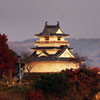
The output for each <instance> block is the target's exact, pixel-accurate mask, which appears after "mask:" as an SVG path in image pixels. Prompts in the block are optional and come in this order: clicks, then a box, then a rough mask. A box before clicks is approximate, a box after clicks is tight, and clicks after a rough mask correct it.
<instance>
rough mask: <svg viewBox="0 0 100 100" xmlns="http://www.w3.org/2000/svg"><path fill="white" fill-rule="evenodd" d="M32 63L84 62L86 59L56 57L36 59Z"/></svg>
mask: <svg viewBox="0 0 100 100" xmlns="http://www.w3.org/2000/svg"><path fill="white" fill-rule="evenodd" d="M32 61H67V62H80V61H81V62H82V61H85V60H84V59H79V58H56V57H44V56H42V57H35V58H33V59H32Z"/></svg>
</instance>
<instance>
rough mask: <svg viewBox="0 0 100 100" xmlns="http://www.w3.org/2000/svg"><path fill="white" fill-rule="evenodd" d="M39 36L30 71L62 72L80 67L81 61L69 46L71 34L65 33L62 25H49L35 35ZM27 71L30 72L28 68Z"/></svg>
mask: <svg viewBox="0 0 100 100" xmlns="http://www.w3.org/2000/svg"><path fill="white" fill-rule="evenodd" d="M35 36H36V37H38V38H39V40H37V41H36V43H35V45H36V47H35V48H32V50H33V51H34V53H33V54H32V62H31V67H30V69H31V70H30V72H36V73H42V72H47V73H48V72H60V71H62V70H65V69H78V68H79V66H80V61H79V60H78V59H77V58H76V57H75V56H74V55H73V54H72V53H71V50H72V48H69V47H68V45H69V42H68V40H65V38H67V37H69V34H65V33H64V32H63V31H62V30H61V28H60V26H59V22H58V23H57V25H47V22H46V23H45V27H44V29H43V31H42V32H41V33H39V34H36V35H35ZM25 72H28V70H27V68H26V69H25Z"/></svg>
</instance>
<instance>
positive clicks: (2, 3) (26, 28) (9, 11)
mask: <svg viewBox="0 0 100 100" xmlns="http://www.w3.org/2000/svg"><path fill="white" fill-rule="evenodd" d="M45 21H48V24H56V22H57V21H59V22H60V26H61V28H62V30H63V31H64V32H65V33H69V34H70V36H71V38H100V0H0V33H6V34H7V35H8V38H9V41H20V40H25V39H29V38H33V37H34V34H36V33H39V32H41V31H42V30H43V27H44V23H45Z"/></svg>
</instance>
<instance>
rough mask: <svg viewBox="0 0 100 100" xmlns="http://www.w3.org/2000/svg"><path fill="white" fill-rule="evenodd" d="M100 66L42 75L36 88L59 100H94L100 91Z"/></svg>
mask: <svg viewBox="0 0 100 100" xmlns="http://www.w3.org/2000/svg"><path fill="white" fill-rule="evenodd" d="M98 71H99V68H94V69H89V68H80V69H78V70H66V71H62V72H61V73H55V74H47V75H41V77H40V79H39V80H38V81H36V83H35V88H36V90H41V91H43V93H44V94H45V95H48V94H49V95H50V94H51V95H52V96H54V97H55V98H57V97H58V98H59V99H58V100H94V98H95V95H96V94H97V93H98V92H99V91H100V74H97V73H98Z"/></svg>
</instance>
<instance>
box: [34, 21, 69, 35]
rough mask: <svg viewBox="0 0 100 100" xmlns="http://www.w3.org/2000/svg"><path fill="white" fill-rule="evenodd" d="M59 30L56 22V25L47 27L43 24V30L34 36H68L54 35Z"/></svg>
mask: <svg viewBox="0 0 100 100" xmlns="http://www.w3.org/2000/svg"><path fill="white" fill-rule="evenodd" d="M58 29H60V26H59V22H57V25H47V22H46V23H45V27H44V30H43V31H42V32H41V33H39V34H36V35H35V36H51V35H57V36H69V35H68V34H65V33H63V34H58V33H56V32H57V31H58Z"/></svg>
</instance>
